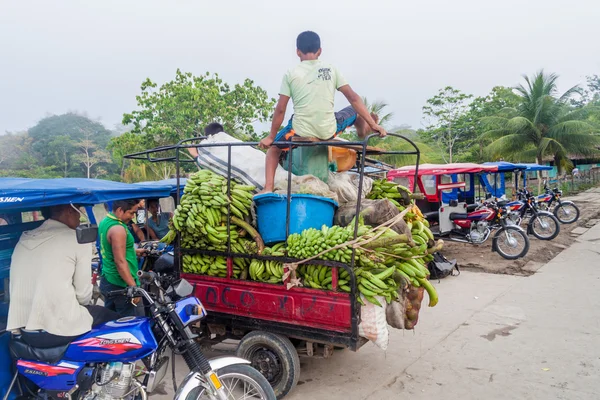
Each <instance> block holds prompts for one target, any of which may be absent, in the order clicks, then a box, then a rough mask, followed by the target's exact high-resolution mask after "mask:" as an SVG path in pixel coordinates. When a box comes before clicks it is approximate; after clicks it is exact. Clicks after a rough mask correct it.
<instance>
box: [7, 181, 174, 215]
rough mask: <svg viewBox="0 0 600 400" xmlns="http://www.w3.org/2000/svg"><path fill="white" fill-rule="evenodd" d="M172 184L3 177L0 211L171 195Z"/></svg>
mask: <svg viewBox="0 0 600 400" xmlns="http://www.w3.org/2000/svg"><path fill="white" fill-rule="evenodd" d="M171 190H172V187H171V186H169V185H158V184H153V185H134V184H130V183H121V182H113V181H105V180H101V179H85V178H58V179H28V178H0V212H10V211H27V210H36V209H40V207H46V206H52V205H59V204H69V203H73V204H81V205H93V204H99V203H107V202H111V201H116V200H125V199H133V198H151V197H158V198H160V197H168V196H169V195H170V194H171Z"/></svg>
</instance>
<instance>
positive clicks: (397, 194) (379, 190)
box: [367, 179, 412, 211]
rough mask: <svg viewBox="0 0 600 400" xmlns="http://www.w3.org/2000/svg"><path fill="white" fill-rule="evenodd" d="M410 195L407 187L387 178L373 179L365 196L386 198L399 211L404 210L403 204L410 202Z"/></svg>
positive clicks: (375, 198)
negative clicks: (371, 185)
mask: <svg viewBox="0 0 600 400" xmlns="http://www.w3.org/2000/svg"><path fill="white" fill-rule="evenodd" d="M411 196H412V192H411V191H410V190H408V188H407V187H404V186H402V185H398V184H397V183H394V182H390V181H388V180H387V179H378V180H375V181H373V187H372V189H371V192H369V194H368V195H367V198H368V199H371V200H378V199H388V200H389V201H391V202H392V204H394V205H395V206H396V207H398V209H399V210H400V211H404V208H405V206H408V205H409V204H410V203H411Z"/></svg>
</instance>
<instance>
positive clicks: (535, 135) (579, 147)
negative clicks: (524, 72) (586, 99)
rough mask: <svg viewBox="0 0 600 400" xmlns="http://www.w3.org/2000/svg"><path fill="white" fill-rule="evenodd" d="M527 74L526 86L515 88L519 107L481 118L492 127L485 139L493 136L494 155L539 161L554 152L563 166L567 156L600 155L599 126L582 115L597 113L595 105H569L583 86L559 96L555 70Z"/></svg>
mask: <svg viewBox="0 0 600 400" xmlns="http://www.w3.org/2000/svg"><path fill="white" fill-rule="evenodd" d="M524 79H525V85H519V86H518V87H517V88H516V90H517V92H518V94H519V104H518V106H517V107H516V108H512V109H504V110H501V112H499V113H498V115H497V116H494V117H486V118H483V119H482V121H483V123H484V124H485V126H486V127H487V128H488V130H487V131H486V132H485V133H484V134H483V135H482V138H483V139H485V140H490V141H491V143H490V144H489V145H488V146H487V148H486V151H487V153H488V154H489V155H490V156H491V157H492V158H494V159H498V158H500V157H502V158H504V159H505V160H507V161H508V160H511V161H522V162H525V161H535V162H538V163H540V162H541V161H542V160H543V159H544V157H547V156H551V157H552V158H553V159H554V161H555V163H556V165H558V166H559V168H561V167H569V166H570V161H569V158H568V156H569V155H583V156H586V157H598V156H600V152H599V151H598V146H600V136H598V135H596V132H597V130H596V129H595V128H594V126H593V125H592V124H590V123H589V122H587V121H584V120H581V118H582V117H584V116H587V115H590V114H592V113H594V109H593V106H588V105H586V106H584V107H583V108H580V109H574V108H573V107H572V106H570V105H569V100H570V99H571V98H572V96H573V95H575V94H577V93H580V89H579V87H577V86H575V87H573V88H571V89H569V90H568V91H566V92H565V93H564V94H562V95H560V96H559V95H558V94H557V88H556V80H557V79H558V76H557V75H555V74H549V75H547V74H544V72H543V71H540V72H538V73H537V74H535V75H534V76H533V77H532V78H531V79H530V78H529V77H524Z"/></svg>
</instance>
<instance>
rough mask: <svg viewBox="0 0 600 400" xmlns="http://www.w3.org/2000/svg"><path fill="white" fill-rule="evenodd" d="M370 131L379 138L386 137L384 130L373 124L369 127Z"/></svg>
mask: <svg viewBox="0 0 600 400" xmlns="http://www.w3.org/2000/svg"><path fill="white" fill-rule="evenodd" d="M371 129H372V130H373V132H375V133H378V134H379V137H385V136H386V135H387V132H386V131H385V129H383V127H382V126H380V125H377V124H375V125H373V126H372V127H371Z"/></svg>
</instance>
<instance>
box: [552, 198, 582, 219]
mask: <svg viewBox="0 0 600 400" xmlns="http://www.w3.org/2000/svg"><path fill="white" fill-rule="evenodd" d="M569 209H570V210H569ZM565 210H568V212H567V213H566V214H567V215H569V216H570V215H573V217H572V218H563V216H564V215H565ZM554 216H555V217H556V219H558V220H559V221H560V223H561V224H572V223H573V222H575V221H577V220H578V219H579V208H578V207H577V206H576V205H575V204H573V203H568V204H560V205H558V206H556V207H554Z"/></svg>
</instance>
